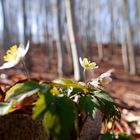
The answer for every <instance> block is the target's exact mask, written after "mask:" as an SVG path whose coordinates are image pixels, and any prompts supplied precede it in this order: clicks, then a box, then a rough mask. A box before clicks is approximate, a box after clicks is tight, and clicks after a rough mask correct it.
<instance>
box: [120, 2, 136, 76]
mask: <svg viewBox="0 0 140 140" xmlns="http://www.w3.org/2000/svg"><path fill="white" fill-rule="evenodd" d="M122 2H123V8H124V12H125V20H126V22H125V26H126V41H127V45H128V55H129V64H130V74H131V75H134V74H136V60H135V48H134V46H133V44H132V31H131V27H130V23H129V14H128V12H129V10H128V1H127V0H123V1H122Z"/></svg>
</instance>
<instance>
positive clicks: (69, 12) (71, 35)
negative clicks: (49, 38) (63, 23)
mask: <svg viewBox="0 0 140 140" xmlns="http://www.w3.org/2000/svg"><path fill="white" fill-rule="evenodd" d="M73 2H74V0H66V17H67V27H68V35H69V39H70V44H71V50H72V59H73V68H74V79H75V80H77V81H78V80H80V78H81V77H80V68H79V62H78V60H79V59H78V52H77V44H76V39H75V32H74V24H73V22H74V21H73V17H72V15H73V14H72V4H73Z"/></svg>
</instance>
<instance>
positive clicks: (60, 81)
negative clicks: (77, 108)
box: [52, 78, 85, 89]
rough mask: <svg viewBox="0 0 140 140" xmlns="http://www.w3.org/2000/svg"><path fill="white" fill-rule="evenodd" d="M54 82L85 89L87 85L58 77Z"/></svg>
mask: <svg viewBox="0 0 140 140" xmlns="http://www.w3.org/2000/svg"><path fill="white" fill-rule="evenodd" d="M52 84H58V85H63V86H67V87H73V88H81V89H85V86H83V85H82V84H80V83H79V82H75V81H71V80H69V79H64V78H60V79H56V80H54V81H53V83H52Z"/></svg>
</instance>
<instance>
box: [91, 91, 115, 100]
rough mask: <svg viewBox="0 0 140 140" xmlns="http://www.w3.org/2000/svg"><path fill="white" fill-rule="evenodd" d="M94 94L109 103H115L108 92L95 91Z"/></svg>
mask: <svg viewBox="0 0 140 140" xmlns="http://www.w3.org/2000/svg"><path fill="white" fill-rule="evenodd" d="M93 93H94V95H95V96H96V97H98V98H101V99H104V100H106V101H109V102H113V99H112V97H111V96H110V95H109V94H108V93H107V92H106V91H103V90H101V91H94V92H93Z"/></svg>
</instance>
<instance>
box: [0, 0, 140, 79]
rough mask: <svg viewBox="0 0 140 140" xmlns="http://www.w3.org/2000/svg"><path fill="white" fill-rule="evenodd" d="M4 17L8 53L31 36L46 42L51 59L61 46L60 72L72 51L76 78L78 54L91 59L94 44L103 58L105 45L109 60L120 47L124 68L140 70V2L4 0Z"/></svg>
mask: <svg viewBox="0 0 140 140" xmlns="http://www.w3.org/2000/svg"><path fill="white" fill-rule="evenodd" d="M0 21H1V22H0V32H1V33H0V40H1V41H0V45H1V46H2V48H3V49H4V52H5V51H6V50H7V49H8V48H9V46H10V45H11V44H14V43H17V42H18V43H20V42H23V43H24V42H25V43H26V42H27V40H30V42H31V44H42V45H44V46H46V49H48V52H49V53H48V55H49V59H50V61H51V57H52V53H53V49H54V45H56V47H57V48H56V50H57V54H58V74H59V75H62V74H63V73H64V71H65V69H64V68H65V66H64V65H65V64H64V63H65V62H64V60H65V59H63V58H64V57H65V53H66V52H68V54H69V55H71V56H72V59H73V68H74V76H75V79H76V80H79V79H82V77H80V76H81V74H80V71H81V70H80V68H79V66H78V65H79V64H78V57H82V58H83V57H90V58H91V59H92V57H93V54H94V53H93V52H92V50H90V48H89V47H90V46H91V45H93V44H94V45H95V46H96V47H97V53H98V57H99V59H100V60H103V59H104V50H103V49H104V48H105V46H107V47H109V48H108V51H109V53H108V54H107V55H108V57H110V58H111V57H112V55H113V53H115V51H116V48H117V47H120V48H121V55H122V63H123V65H124V69H125V70H127V71H129V72H130V74H136V72H137V71H138V68H139V64H138V62H137V61H138V60H137V56H138V52H139V49H140V47H139V46H140V1H139V0H115V1H114V0H98V1H97V0H86V1H84V0H12V2H11V0H0ZM92 53H93V54H92ZM50 61H49V62H50Z"/></svg>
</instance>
